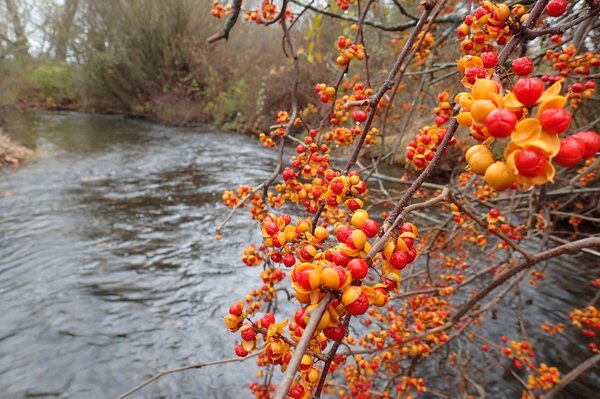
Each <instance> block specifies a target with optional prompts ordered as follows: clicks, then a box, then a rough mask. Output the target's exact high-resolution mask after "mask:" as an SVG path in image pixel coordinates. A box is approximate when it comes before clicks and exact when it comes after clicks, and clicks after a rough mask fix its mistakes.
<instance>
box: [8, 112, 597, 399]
mask: <svg viewBox="0 0 600 399" xmlns="http://www.w3.org/2000/svg"><path fill="white" fill-rule="evenodd" d="M5 118H6V119H7V121H6V123H7V125H6V128H7V130H8V131H10V133H11V136H12V137H13V138H15V139H16V140H17V141H19V142H20V143H22V144H24V145H26V146H29V147H31V148H34V149H36V150H37V151H39V152H40V156H39V157H38V158H36V159H35V160H33V161H32V162H30V163H29V164H27V165H25V166H22V167H20V168H18V169H16V170H9V171H5V172H3V173H2V174H1V175H0V226H1V228H0V398H2V399H21V398H34V397H35V398H114V397H116V396H118V395H119V394H122V393H124V392H125V391H127V390H128V389H130V388H132V387H133V386H135V385H137V384H138V383H140V382H142V381H143V380H144V379H145V378H147V377H149V376H151V375H152V374H153V373H155V372H156V371H157V370H164V369H167V368H172V367H177V366H183V365H187V364H191V363H198V362H207V361H211V360H215V359H221V358H226V357H232V356H233V355H234V354H233V343H234V341H235V339H236V336H234V335H232V334H229V333H228V332H227V330H226V329H225V326H224V325H223V322H222V316H223V315H224V314H226V313H227V308H228V306H229V305H230V304H231V303H233V302H234V301H235V299H237V298H242V297H243V296H244V295H245V294H246V292H247V291H248V290H249V289H251V288H254V281H256V280H255V279H256V278H257V277H256V276H257V274H258V271H257V270H256V269H250V268H247V267H244V266H243V264H242V262H241V260H240V255H241V253H242V251H243V248H244V247H246V246H247V245H248V243H249V242H250V241H252V240H254V241H255V242H257V241H258V240H259V239H260V237H259V236H258V235H257V230H256V229H255V227H254V224H253V223H251V221H250V218H249V217H248V216H247V215H245V214H240V215H238V216H237V217H235V218H234V219H233V220H232V221H231V222H230V224H229V225H228V227H227V228H226V229H225V231H224V234H223V240H222V241H215V240H214V230H215V226H216V225H218V224H219V223H220V222H221V221H222V220H223V218H224V216H225V215H226V212H227V209H226V208H225V207H224V206H223V205H222V204H221V194H222V192H223V191H224V190H226V189H232V188H235V187H237V185H239V184H250V185H252V184H256V183H258V182H261V181H263V180H264V179H265V178H266V177H267V176H268V175H269V173H270V171H271V170H272V168H273V166H274V164H275V159H274V151H269V150H265V149H263V148H262V146H261V145H260V143H259V142H258V141H257V140H255V139H252V138H249V137H245V136H241V135H237V134H229V133H221V132H199V131H198V130H197V129H183V128H174V127H167V126H161V125H155V124H150V123H147V122H143V121H138V120H128V119H124V118H120V117H111V116H98V115H86V114H78V113H60V112H54V113H25V114H19V113H15V114H13V115H8V116H6V115H5ZM242 215H243V216H242ZM557 265H558V267H550V268H549V269H548V271H547V272H546V279H545V280H544V281H543V282H542V287H541V288H537V289H533V288H529V287H525V288H524V296H525V298H526V299H531V302H532V303H531V304H530V305H527V306H525V310H524V312H525V316H526V322H527V323H528V327H532V330H536V331H538V332H537V333H535V332H534V333H532V335H534V336H533V337H532V338H533V339H534V340H535V342H536V345H539V347H538V348H537V349H538V351H539V352H540V355H539V356H540V357H541V358H542V359H543V360H546V361H548V362H550V363H551V364H553V365H558V366H559V368H560V369H561V371H562V372H563V373H566V372H568V371H569V370H570V369H571V368H572V367H574V366H576V365H577V364H578V363H579V362H581V361H582V360H584V359H585V358H586V357H587V356H589V355H590V353H589V351H587V350H586V347H585V341H584V340H583V339H582V337H581V334H580V333H578V332H575V331H573V330H572V329H570V328H569V325H568V322H567V321H566V320H565V315H567V314H568V312H569V311H570V310H571V309H572V307H573V306H583V305H585V303H587V301H589V300H590V299H591V297H593V295H594V290H593V289H592V288H591V287H590V286H589V281H590V280H591V279H592V278H593V277H598V275H597V274H598V268H597V266H596V265H597V260H594V259H593V258H589V257H563V258H561V261H560V264H557ZM555 266H556V265H555ZM594 274H595V275H594ZM514 306H515V305H514V303H511V302H509V303H505V304H504V305H503V307H502V308H501V309H500V310H499V317H498V320H497V321H492V322H491V323H490V326H489V327H486V329H487V331H486V336H489V337H491V338H493V339H495V340H496V341H497V342H498V339H499V336H500V335H502V334H503V333H505V331H506V325H507V323H512V325H511V328H512V327H514V318H513V319H511V317H512V315H514V312H515V310H514ZM542 321H548V322H550V323H553V322H559V321H560V322H563V323H565V324H566V325H567V332H566V334H565V335H563V336H554V337H550V336H547V335H545V334H543V333H539V328H538V326H539V324H540V323H541V322H542ZM480 366H481V368H482V369H483V370H485V369H486V368H485V367H484V364H483V363H482V365H480ZM432 367H433V369H432V371H431V372H433V373H436V372H437V371H436V368H435V366H432ZM490 368H492V369H494V367H490ZM439 372H440V373H441V372H443V371H442V370H440V371H439ZM255 373H256V368H255V366H254V361H253V360H250V361H248V362H245V363H243V364H242V365H240V364H235V363H234V364H229V365H220V366H214V367H210V368H205V369H201V370H191V371H186V372H183V373H179V374H175V375H170V376H166V377H164V378H163V379H161V380H160V381H158V382H156V383H154V384H152V385H150V386H147V387H146V388H144V389H143V390H142V391H140V392H138V393H137V394H136V395H135V396H133V397H137V398H246V397H249V396H250V394H249V391H248V390H247V384H248V382H249V381H251V380H252V379H253V378H254V376H255ZM493 374H495V375H499V376H500V377H502V372H501V370H497V369H495V370H494V373H493ZM599 381H600V373H599V372H598V369H596V370H594V371H593V372H591V373H588V375H586V376H585V377H582V378H581V379H580V380H578V381H576V382H575V383H573V384H572V385H571V386H570V387H569V389H568V390H567V391H566V393H565V394H564V395H563V396H562V397H564V398H579V397H581V398H593V397H596V398H598V397H600V396H598V395H597V393H598V389H599V388H598V386H599V384H598V382H599ZM486 385H487V388H488V389H489V390H490V391H491V392H492V393H493V394H492V396H491V397H492V398H504V397H506V398H510V397H516V396H515V395H517V392H520V388H519V387H518V386H515V383H514V381H513V378H512V377H510V376H508V377H506V378H505V379H502V378H501V379H498V378H497V377H494V378H492V377H489V378H488V379H487V382H486Z"/></svg>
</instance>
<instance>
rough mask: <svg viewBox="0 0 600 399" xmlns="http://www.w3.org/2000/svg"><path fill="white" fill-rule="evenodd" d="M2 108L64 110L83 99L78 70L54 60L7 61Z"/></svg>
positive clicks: (1, 88) (0, 86) (0, 88)
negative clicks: (17, 105) (20, 106)
mask: <svg viewBox="0 0 600 399" xmlns="http://www.w3.org/2000/svg"><path fill="white" fill-rule="evenodd" d="M0 73H1V76H2V81H1V82H0V93H2V95H1V96H0V104H3V105H9V104H13V103H29V104H35V105H39V104H41V105H44V106H47V107H50V108H54V107H64V106H66V105H68V104H70V103H72V102H74V101H76V100H77V99H78V98H79V97H80V92H79V89H78V82H77V77H78V76H79V68H78V67H77V66H74V65H69V64H65V63H61V62H55V61H53V60H39V61H35V62H33V61H31V62H22V61H20V60H14V59H11V60H6V61H5V62H4V63H3V65H2V68H1V72H0Z"/></svg>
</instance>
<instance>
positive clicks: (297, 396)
mask: <svg viewBox="0 0 600 399" xmlns="http://www.w3.org/2000/svg"><path fill="white" fill-rule="evenodd" d="M290 396H291V397H292V398H293V399H301V398H302V397H303V396H304V387H303V386H302V385H300V384H296V385H295V386H294V387H293V388H292V389H290Z"/></svg>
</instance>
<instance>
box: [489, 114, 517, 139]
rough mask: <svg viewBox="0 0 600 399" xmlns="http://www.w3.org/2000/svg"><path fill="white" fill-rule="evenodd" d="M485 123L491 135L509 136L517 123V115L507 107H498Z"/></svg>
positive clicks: (498, 136)
mask: <svg viewBox="0 0 600 399" xmlns="http://www.w3.org/2000/svg"><path fill="white" fill-rule="evenodd" d="M485 124H486V126H487V128H488V132H489V133H490V135H491V136H493V137H496V138H503V137H508V136H510V134H511V133H512V131H513V130H514V129H515V126H516V125H517V115H515V113H514V112H511V111H509V110H507V109H505V108H496V109H495V110H493V111H492V112H490V113H489V114H488V116H487V118H486V119H485Z"/></svg>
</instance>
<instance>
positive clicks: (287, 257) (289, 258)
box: [283, 254, 296, 267]
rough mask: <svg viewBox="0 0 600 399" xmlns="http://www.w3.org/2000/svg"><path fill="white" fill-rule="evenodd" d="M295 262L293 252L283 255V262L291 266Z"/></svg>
mask: <svg viewBox="0 0 600 399" xmlns="http://www.w3.org/2000/svg"><path fill="white" fill-rule="evenodd" d="M295 263H296V257H295V256H294V255H293V254H287V255H285V256H284V257H283V264H284V265H286V266H287V267H292V266H294V264H295Z"/></svg>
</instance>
